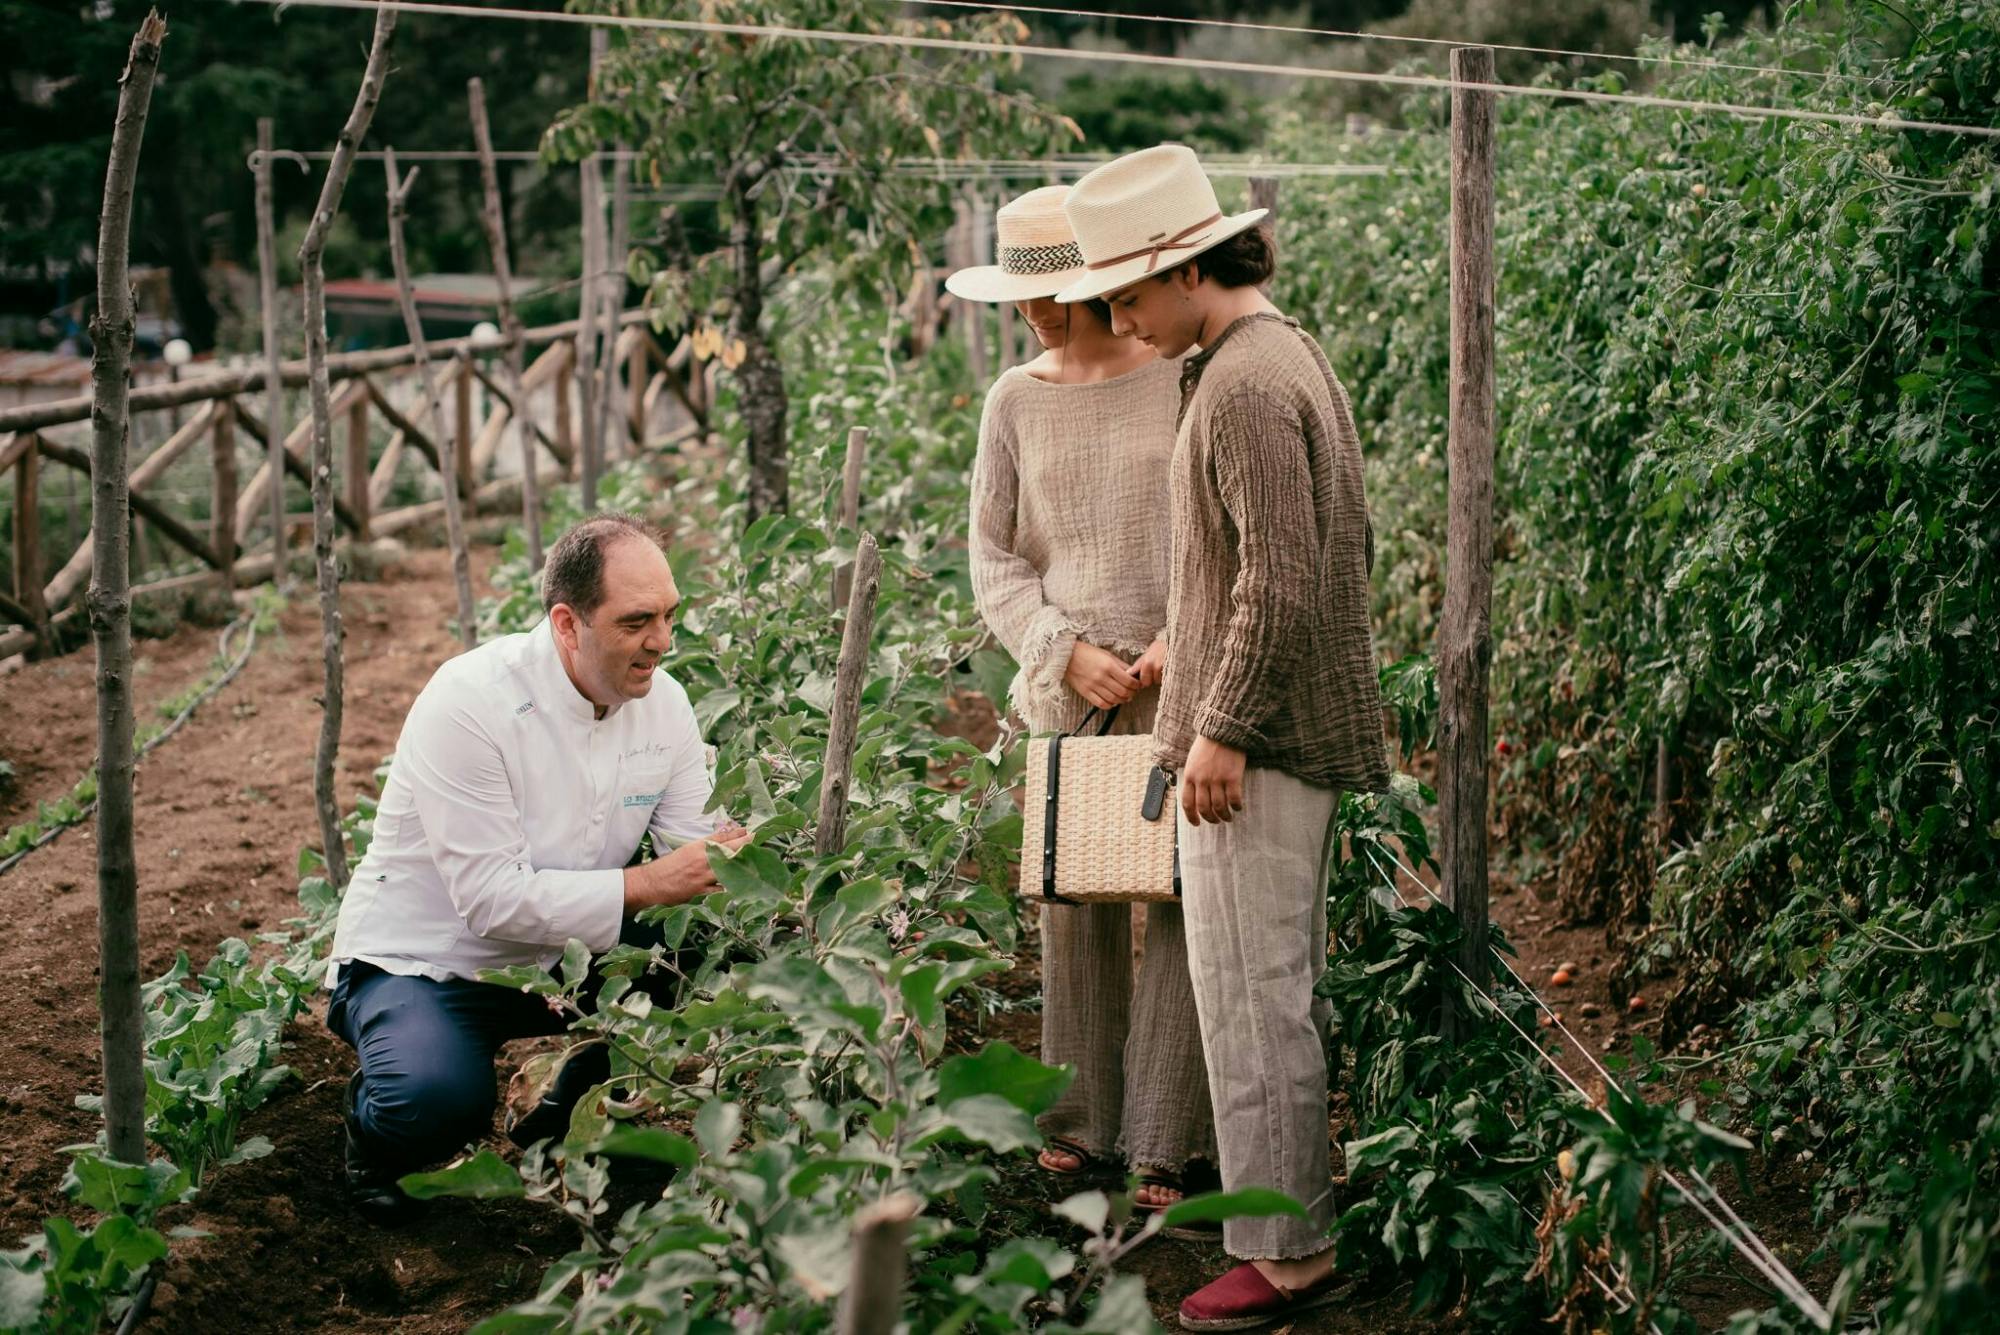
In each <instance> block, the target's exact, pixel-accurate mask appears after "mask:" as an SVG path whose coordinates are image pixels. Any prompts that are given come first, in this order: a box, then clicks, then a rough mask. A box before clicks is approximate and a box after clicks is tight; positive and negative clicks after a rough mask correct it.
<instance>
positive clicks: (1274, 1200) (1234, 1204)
mask: <svg viewBox="0 0 2000 1335" xmlns="http://www.w3.org/2000/svg"><path fill="white" fill-rule="evenodd" d="M1271 1215H1284V1216H1286V1217H1288V1218H1292V1219H1306V1218H1310V1216H1309V1215H1308V1214H1307V1213H1306V1207H1305V1206H1303V1205H1301V1204H1299V1203H1298V1201H1296V1200H1294V1199H1293V1198H1292V1197H1290V1196H1288V1195H1286V1194H1285V1193H1284V1192H1282V1191H1273V1190H1271V1189H1270V1188H1269V1187H1243V1188H1241V1189H1239V1190H1237V1191H1210V1192H1205V1193H1203V1194H1202V1195H1199V1196H1188V1197H1185V1198H1184V1199H1182V1200H1178V1201H1176V1202H1174V1203H1173V1204H1172V1205H1169V1206H1168V1207H1167V1208H1166V1209H1165V1210H1164V1211H1163V1212H1162V1216H1163V1217H1162V1222H1163V1223H1164V1224H1165V1225H1166V1227H1168V1228H1179V1227H1180V1226H1182V1225H1183V1224H1219V1223H1221V1222H1222V1221H1223V1220H1225V1219H1263V1218H1267V1217H1269V1216H1271Z"/></svg>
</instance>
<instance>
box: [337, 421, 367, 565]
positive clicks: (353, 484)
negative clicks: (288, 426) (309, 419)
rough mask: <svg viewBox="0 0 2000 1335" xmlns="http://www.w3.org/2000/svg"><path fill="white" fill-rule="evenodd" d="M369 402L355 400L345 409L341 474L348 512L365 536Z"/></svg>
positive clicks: (364, 536)
mask: <svg viewBox="0 0 2000 1335" xmlns="http://www.w3.org/2000/svg"><path fill="white" fill-rule="evenodd" d="M368 402H369V401H368V399H366V398H360V399H356V400H355V401H354V402H353V403H351V404H349V405H348V406H347V441H346V445H347V449H346V452H345V457H344V458H342V459H341V461H340V470H341V472H342V474H343V475H344V478H345V482H346V485H347V508H348V509H350V510H352V511H354V517H355V518H356V519H357V520H359V521H360V522H361V527H360V529H359V532H360V534H361V536H362V537H363V538H366V537H367V536H368V515H369V510H370V507H369V504H368V476H369V474H368Z"/></svg>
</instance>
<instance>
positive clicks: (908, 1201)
mask: <svg viewBox="0 0 2000 1335" xmlns="http://www.w3.org/2000/svg"><path fill="white" fill-rule="evenodd" d="M922 1210H923V1202H922V1201H921V1200H919V1199H918V1198H917V1197H916V1195H915V1194H914V1193H912V1192H908V1191H898V1192H896V1193H894V1194H893V1195H890V1196H885V1197H883V1198H882V1199H881V1200H879V1201H875V1202H873V1203H871V1204H868V1205H864V1206H862V1207H861V1209H859V1210H858V1211H856V1212H855V1215H854V1262H853V1267H854V1268H853V1270H852V1272H851V1274H852V1278H851V1279H850V1280H849V1281H848V1284H847V1290H846V1292H844V1293H842V1294H841V1295H840V1325H839V1331H840V1335H889V1333H890V1332H891V1331H893V1330H895V1328H896V1323H897V1320H898V1318H899V1317H900V1316H901V1315H902V1311H903V1274H904V1271H905V1270H906V1269H907V1268H908V1266H909V1234H910V1221H911V1220H912V1219H915V1218H916V1217H917V1215H918V1214H920V1213H921V1212H922Z"/></svg>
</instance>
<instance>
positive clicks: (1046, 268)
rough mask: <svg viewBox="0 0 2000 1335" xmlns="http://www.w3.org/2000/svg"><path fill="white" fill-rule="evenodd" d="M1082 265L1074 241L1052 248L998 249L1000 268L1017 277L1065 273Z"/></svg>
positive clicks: (1006, 247) (1023, 247)
mask: <svg viewBox="0 0 2000 1335" xmlns="http://www.w3.org/2000/svg"><path fill="white" fill-rule="evenodd" d="M1082 263H1083V252H1082V251H1081V250H1078V249H1077V245H1076V242H1074V241H1065V242H1062V243H1061V244H1060V245H1054V246H1002V247H1000V268H1001V269H1002V270H1004V271H1005V272H1007V273H1010V274H1013V275H1015V276H1017V277H1023V278H1027V277H1034V276H1037V275H1041V274H1052V273H1067V272H1068V271H1070V270H1071V269H1074V268H1077V267H1078V266H1079V265H1081V264H1082Z"/></svg>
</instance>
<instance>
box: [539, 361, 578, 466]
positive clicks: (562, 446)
mask: <svg viewBox="0 0 2000 1335" xmlns="http://www.w3.org/2000/svg"><path fill="white" fill-rule="evenodd" d="M549 346H550V347H552V348H561V349H563V350H564V351H565V353H566V354H567V355H565V356H564V357H563V358H562V360H561V362H560V364H559V365H558V366H557V368H556V375H555V384H556V438H555V442H554V445H553V448H554V450H555V455H556V458H558V459H560V460H562V462H563V476H564V477H573V476H575V474H576V464H577V454H576V424H575V423H574V422H572V421H571V420H570V413H571V411H572V410H571V407H570V377H571V375H572V374H573V373H574V369H575V361H576V344H574V343H552V344H550V345H549ZM536 364H537V365H540V363H536Z"/></svg>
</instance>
